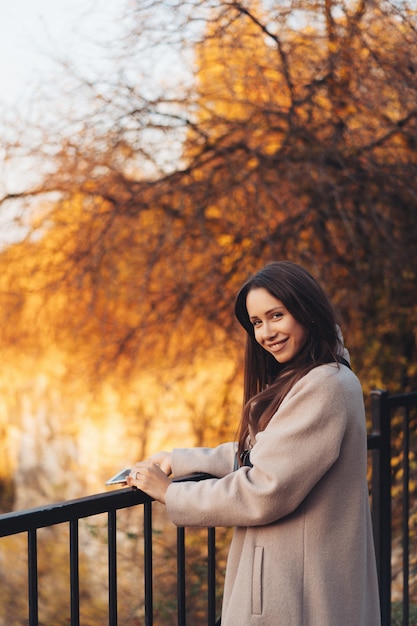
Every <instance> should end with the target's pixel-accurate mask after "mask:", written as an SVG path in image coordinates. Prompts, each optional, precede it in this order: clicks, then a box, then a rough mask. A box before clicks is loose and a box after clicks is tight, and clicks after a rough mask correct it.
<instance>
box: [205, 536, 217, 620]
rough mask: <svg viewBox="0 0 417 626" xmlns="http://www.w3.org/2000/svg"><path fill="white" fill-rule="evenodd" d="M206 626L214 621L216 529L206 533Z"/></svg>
mask: <svg viewBox="0 0 417 626" xmlns="http://www.w3.org/2000/svg"><path fill="white" fill-rule="evenodd" d="M207 576H208V585H207V589H208V615H207V623H208V626H214V624H215V621H216V529H215V528H209V529H208V531H207Z"/></svg>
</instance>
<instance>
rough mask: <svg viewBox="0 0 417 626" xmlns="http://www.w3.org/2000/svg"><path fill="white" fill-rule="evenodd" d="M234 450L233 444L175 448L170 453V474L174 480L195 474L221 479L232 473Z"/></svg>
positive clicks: (235, 445) (234, 445)
mask: <svg viewBox="0 0 417 626" xmlns="http://www.w3.org/2000/svg"><path fill="white" fill-rule="evenodd" d="M236 450H237V444H236V443H233V442H230V443H222V444H221V445H220V446H217V448H175V449H174V450H173V451H172V453H171V464H172V472H173V474H174V476H175V477H176V478H177V477H181V476H186V475H187V474H193V473H195V472H205V473H207V474H212V475H213V476H216V477H218V478H222V477H223V476H226V475H227V474H230V472H232V471H233V465H234V460H235V452H236Z"/></svg>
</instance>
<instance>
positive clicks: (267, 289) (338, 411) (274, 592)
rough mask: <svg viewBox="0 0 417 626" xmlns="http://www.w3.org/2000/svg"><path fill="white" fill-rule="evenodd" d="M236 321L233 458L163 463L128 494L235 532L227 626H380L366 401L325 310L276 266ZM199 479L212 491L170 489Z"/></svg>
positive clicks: (261, 277)
mask: <svg viewBox="0 0 417 626" xmlns="http://www.w3.org/2000/svg"><path fill="white" fill-rule="evenodd" d="M235 312H236V316H237V319H238V320H239V322H240V323H241V325H242V326H243V327H244V329H245V330H246V333H247V345H246V360H245V383H244V400H245V402H244V408H243V412H242V417H241V422H240V428H239V437H238V442H237V445H236V444H235V443H233V442H231V443H224V444H221V445H219V446H218V447H216V448H195V449H175V450H173V451H172V452H170V453H168V452H161V453H158V454H156V455H153V456H152V457H150V459H148V460H147V461H144V462H141V463H137V464H136V465H135V466H134V468H133V469H132V471H131V474H130V477H129V478H128V483H129V484H130V485H132V486H135V487H138V488H140V489H142V490H143V491H145V492H146V493H148V494H150V495H151V496H152V497H153V498H155V499H156V500H159V501H160V502H162V503H165V504H166V507H167V510H168V514H169V516H170V518H171V519H172V521H173V522H174V523H175V524H177V525H178V526H234V527H235V531H234V535H233V540H232V544H231V547H230V552H229V557H228V563H227V571H226V581H225V589H224V597H223V610H222V626H237V625H242V626H252V625H253V626H379V625H380V623H381V622H380V614H379V599H378V586H377V576H376V567H375V556H374V546H373V539H372V530H371V521H370V511H369V502H368V487H367V478H366V468H367V451H366V428H365V412H364V405H363V395H362V390H361V386H360V383H359V381H358V379H357V378H356V376H355V374H354V373H353V372H352V371H351V369H350V367H349V355H348V353H347V351H346V350H345V349H344V347H343V343H342V337H341V334H340V331H339V330H338V327H337V325H336V320H335V315H334V312H333V309H332V306H331V305H330V303H329V301H328V299H327V297H326V295H325V293H324V291H323V290H322V288H321V287H320V285H319V284H318V283H317V281H316V280H315V279H314V278H313V277H312V276H311V275H310V274H309V273H308V272H307V271H305V270H304V269H303V268H302V267H300V266H298V265H296V264H294V263H290V262H288V261H284V262H277V263H271V264H270V265H267V266H266V267H265V268H264V269H262V270H261V271H260V272H258V273H257V274H256V275H255V276H253V277H252V278H251V279H250V280H248V281H247V282H246V283H245V284H244V285H243V287H242V288H241V290H240V291H239V293H238V295H237V300H236V307H235ZM236 459H237V462H236ZM193 472H207V473H209V474H212V475H213V476H215V477H216V478H213V479H209V480H205V481H201V482H199V483H194V482H185V483H178V482H175V483H174V482H172V481H171V479H170V478H169V476H170V475H171V474H173V475H174V476H184V475H187V474H190V473H193Z"/></svg>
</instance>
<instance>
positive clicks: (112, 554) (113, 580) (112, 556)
mask: <svg viewBox="0 0 417 626" xmlns="http://www.w3.org/2000/svg"><path fill="white" fill-rule="evenodd" d="M107 519H108V522H107V524H108V527H107V537H108V539H107V541H108V567H109V572H108V574H109V626H117V548H116V511H114V510H113V511H109V512H108V517H107Z"/></svg>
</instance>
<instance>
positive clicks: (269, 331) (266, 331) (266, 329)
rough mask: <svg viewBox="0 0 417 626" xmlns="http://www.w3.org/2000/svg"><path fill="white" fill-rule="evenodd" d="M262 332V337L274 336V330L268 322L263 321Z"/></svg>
mask: <svg viewBox="0 0 417 626" xmlns="http://www.w3.org/2000/svg"><path fill="white" fill-rule="evenodd" d="M262 334H263V337H264V339H271V337H274V336H275V330H274V328H273V326H272V325H271V324H270V322H265V323H264V325H263V328H262Z"/></svg>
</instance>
